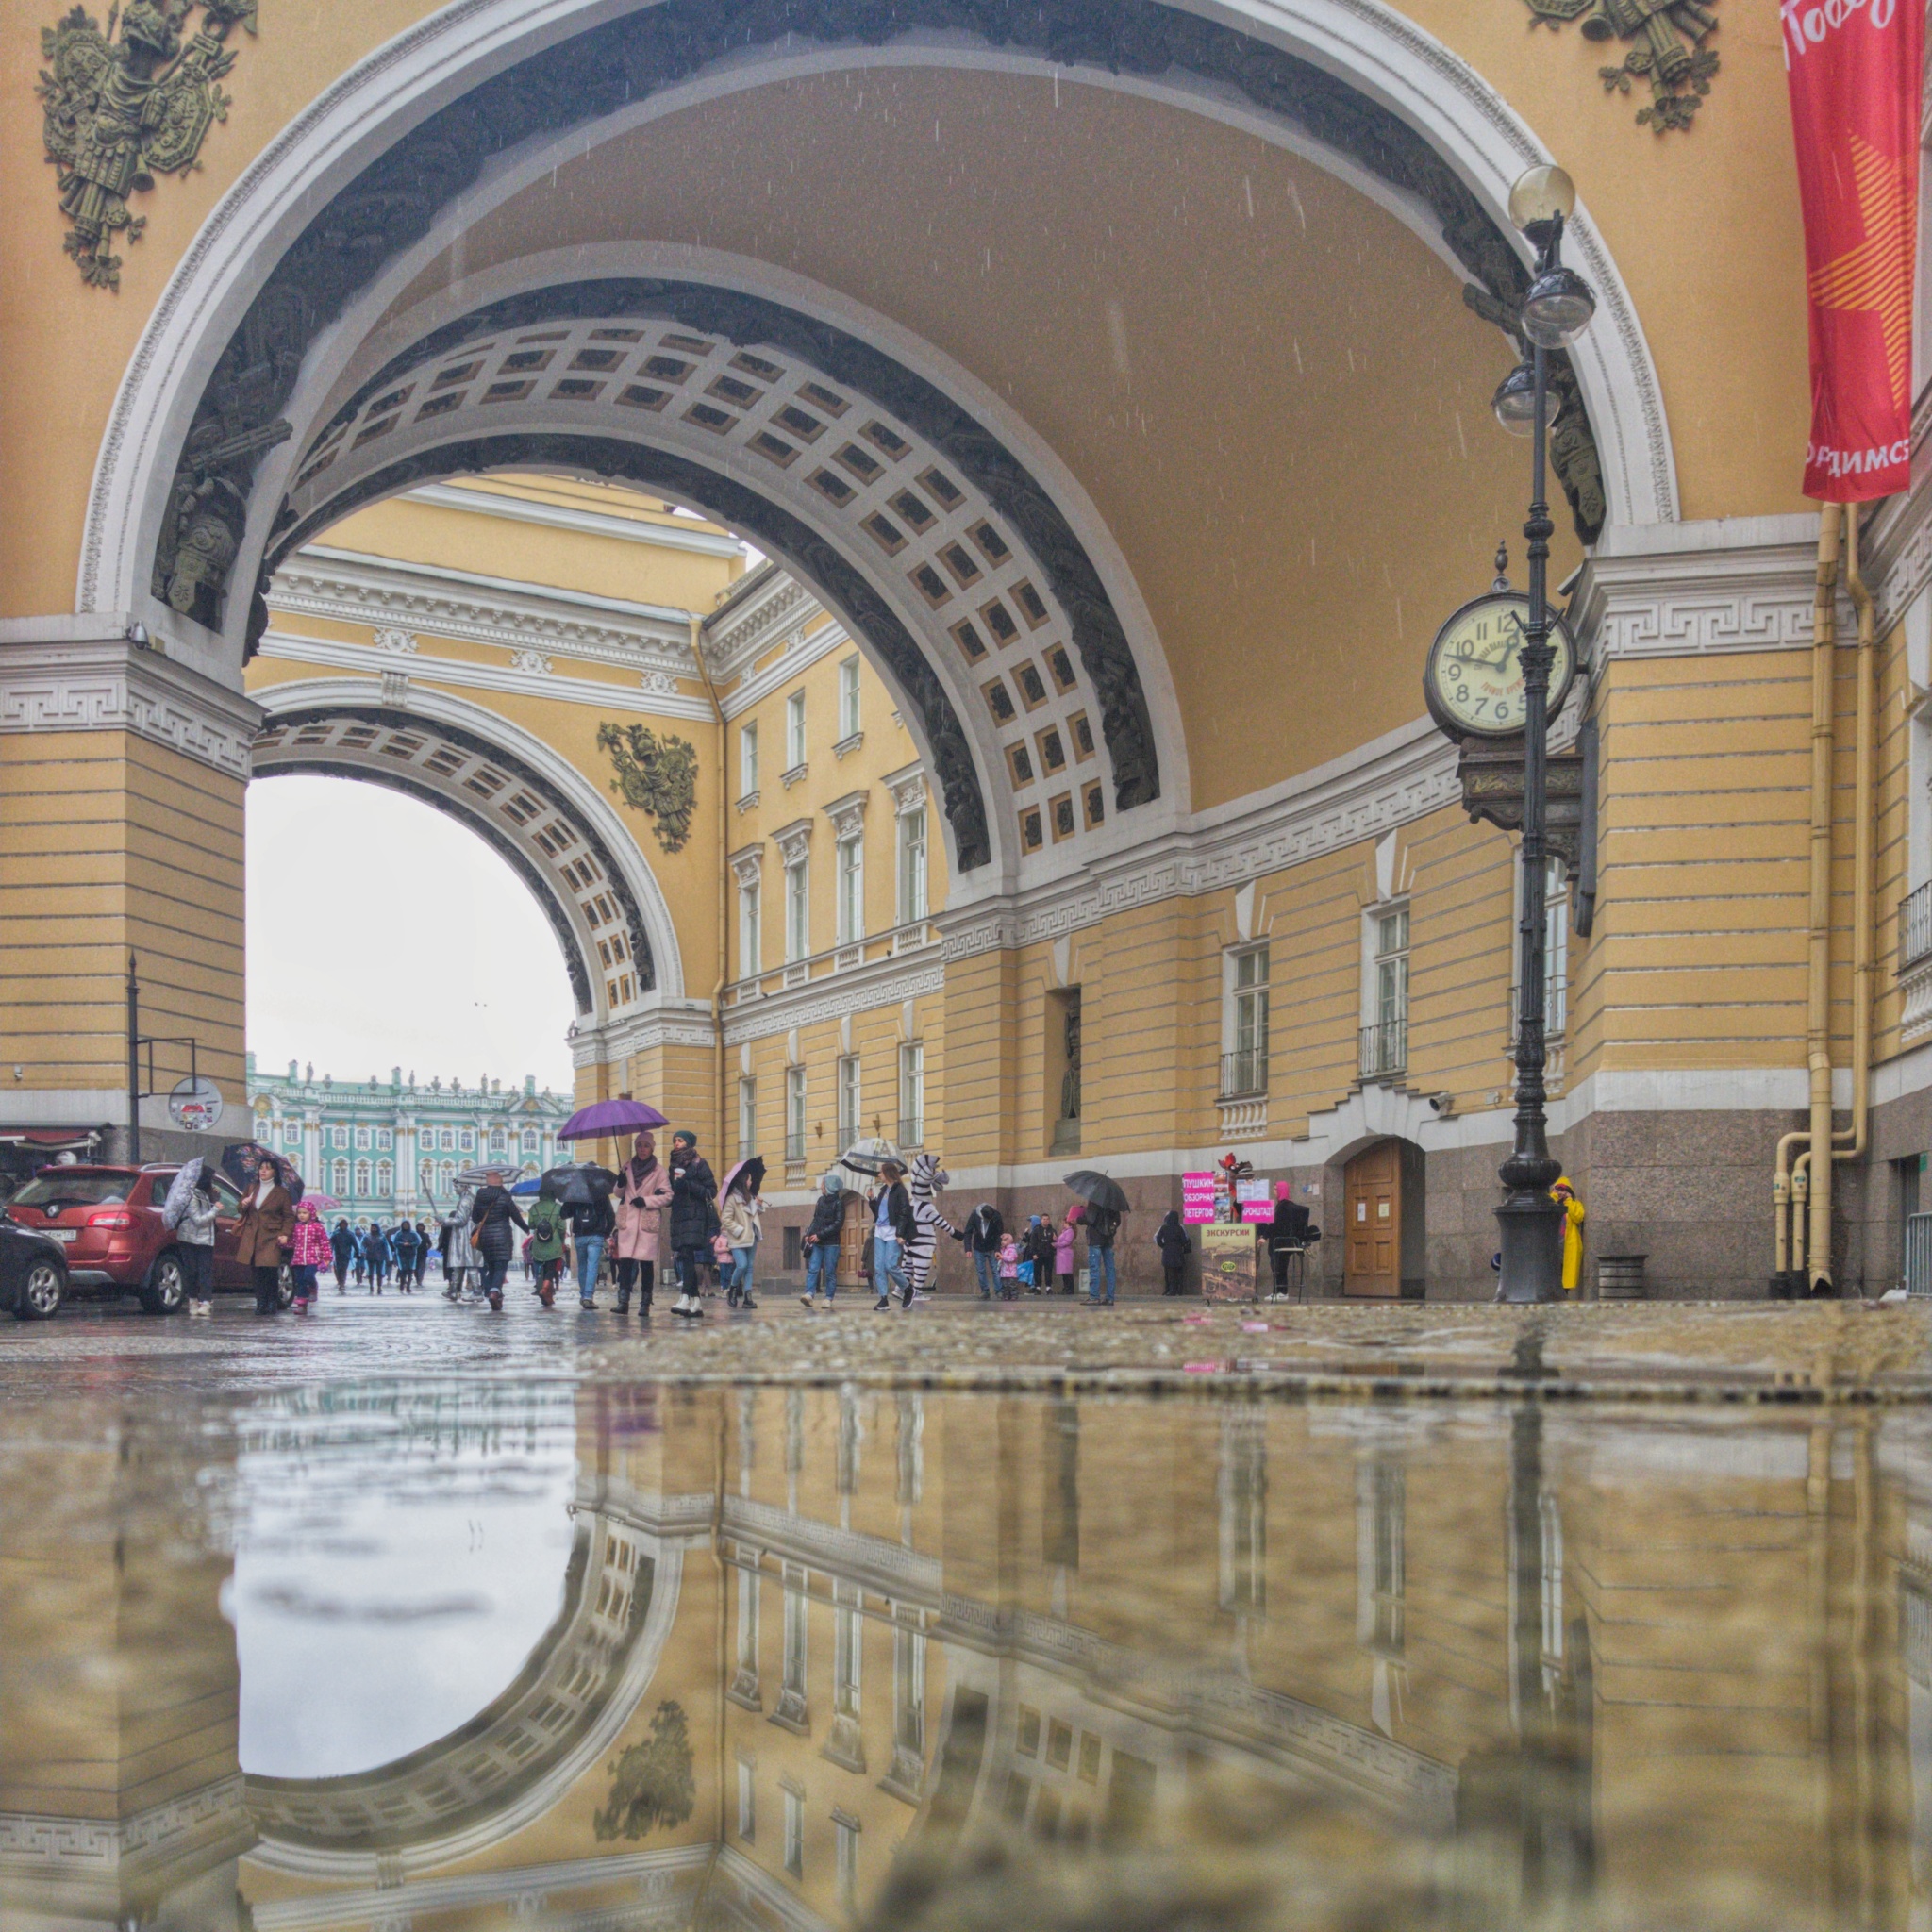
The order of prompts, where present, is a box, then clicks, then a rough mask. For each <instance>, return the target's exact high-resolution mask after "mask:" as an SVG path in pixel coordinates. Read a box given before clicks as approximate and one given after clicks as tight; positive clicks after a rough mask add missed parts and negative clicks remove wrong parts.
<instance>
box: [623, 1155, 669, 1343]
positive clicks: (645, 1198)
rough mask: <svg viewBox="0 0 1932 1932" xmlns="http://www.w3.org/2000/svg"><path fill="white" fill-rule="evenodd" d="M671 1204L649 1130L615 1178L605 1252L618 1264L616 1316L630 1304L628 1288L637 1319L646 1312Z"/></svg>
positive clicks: (667, 1185)
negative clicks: (612, 1230) (613, 1219)
mask: <svg viewBox="0 0 1932 1932" xmlns="http://www.w3.org/2000/svg"><path fill="white" fill-rule="evenodd" d="M670 1205H671V1177H670V1175H669V1174H666V1173H665V1172H664V1170H663V1168H662V1167H661V1166H660V1165H659V1164H658V1142H657V1141H656V1140H655V1139H654V1138H653V1137H652V1136H651V1135H649V1134H640V1135H639V1136H638V1137H637V1139H636V1141H633V1142H632V1143H631V1158H630V1159H629V1160H627V1161H626V1162H625V1166H624V1171H623V1172H622V1173H621V1174H619V1175H618V1176H617V1235H616V1238H615V1240H614V1241H612V1243H611V1250H610V1252H611V1254H612V1256H613V1257H615V1259H616V1262H617V1312H618V1313H619V1314H620V1315H621V1314H623V1313H624V1312H625V1309H626V1308H628V1307H630V1295H631V1289H632V1287H633V1286H636V1287H637V1288H638V1290H639V1291H640V1292H639V1296H638V1315H639V1318H640V1319H641V1318H642V1317H644V1316H645V1315H648V1314H649V1313H650V1312H651V1291H652V1289H653V1288H654V1287H655V1285H656V1282H655V1276H656V1274H657V1270H658V1241H659V1239H660V1235H661V1230H662V1217H663V1210H664V1209H665V1208H668V1207H670Z"/></svg>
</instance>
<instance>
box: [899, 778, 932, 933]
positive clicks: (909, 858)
mask: <svg viewBox="0 0 1932 1932" xmlns="http://www.w3.org/2000/svg"><path fill="white" fill-rule="evenodd" d="M926 905H927V902H926V871H925V808H924V806H923V805H920V806H915V807H914V808H912V809H911V810H910V811H906V812H901V813H900V814H899V924H901V925H911V924H915V923H916V922H918V921H919V920H922V919H924V917H925V915H926Z"/></svg>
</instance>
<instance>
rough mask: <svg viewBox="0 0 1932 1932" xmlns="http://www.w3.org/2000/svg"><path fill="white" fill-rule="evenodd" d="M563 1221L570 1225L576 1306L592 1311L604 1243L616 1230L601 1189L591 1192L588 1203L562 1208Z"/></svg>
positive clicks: (612, 1215)
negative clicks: (574, 1267)
mask: <svg viewBox="0 0 1932 1932" xmlns="http://www.w3.org/2000/svg"><path fill="white" fill-rule="evenodd" d="M563 1218H564V1219H565V1220H566V1221H567V1222H569V1223H570V1244H571V1246H572V1248H573V1249H574V1250H575V1253H576V1257H577V1306H578V1307H585V1308H594V1307H596V1306H597V1270H598V1268H599V1266H600V1265H601V1264H602V1262H603V1259H604V1243H605V1242H606V1241H608V1240H609V1239H610V1237H611V1235H612V1234H613V1233H615V1232H616V1229H617V1216H616V1214H615V1213H614V1212H613V1211H612V1209H611V1206H610V1196H609V1195H608V1194H607V1193H605V1192H604V1191H603V1190H602V1189H601V1188H592V1189H591V1191H590V1197H589V1199H587V1200H582V1201H571V1202H568V1203H566V1204H565V1207H564V1210H563Z"/></svg>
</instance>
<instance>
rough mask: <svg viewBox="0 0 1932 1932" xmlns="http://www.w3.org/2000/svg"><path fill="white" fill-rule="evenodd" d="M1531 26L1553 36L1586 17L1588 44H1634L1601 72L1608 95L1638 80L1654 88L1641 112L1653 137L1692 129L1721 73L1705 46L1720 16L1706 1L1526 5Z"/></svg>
mask: <svg viewBox="0 0 1932 1932" xmlns="http://www.w3.org/2000/svg"><path fill="white" fill-rule="evenodd" d="M1526 4H1527V6H1528V8H1529V12H1530V22H1529V24H1530V26H1531V28H1532V29H1534V28H1536V27H1539V26H1547V27H1549V28H1550V29H1551V30H1552V31H1553V32H1554V31H1555V29H1556V28H1557V27H1559V26H1561V25H1563V24H1564V23H1565V22H1566V21H1572V20H1576V19H1578V18H1580V19H1581V20H1582V23H1583V37H1584V39H1585V40H1587V41H1612V40H1615V41H1634V42H1636V43H1637V44H1636V45H1635V46H1634V47H1632V48H1631V50H1630V51H1629V52H1628V53H1627V54H1625V55H1624V58H1623V59H1622V60H1621V61H1620V62H1619V63H1618V64H1617V65H1616V66H1614V67H1599V68H1598V69H1597V75H1598V77H1599V78H1600V79H1601V80H1602V81H1603V84H1604V92H1606V93H1623V94H1627V93H1628V92H1630V85H1631V82H1632V81H1633V80H1637V79H1640V78H1641V79H1643V80H1647V81H1648V82H1649V83H1650V105H1649V106H1648V107H1647V108H1639V109H1638V110H1637V122H1638V125H1639V126H1647V127H1649V129H1650V130H1651V132H1652V133H1653V134H1668V133H1669V132H1670V130H1671V129H1672V128H1674V127H1676V128H1688V127H1689V126H1690V125H1691V119H1692V117H1693V116H1694V115H1695V114H1696V112H1697V109H1698V107H1699V105H1700V104H1701V103H1702V101H1703V99H1704V97H1705V95H1707V93H1709V92H1710V83H1711V80H1712V78H1713V77H1714V76H1715V75H1716V74H1717V67H1718V57H1717V51H1716V49H1715V48H1711V47H1707V46H1706V45H1705V44H1704V43H1705V42H1706V41H1707V39H1709V37H1710V36H1711V35H1712V34H1713V33H1714V32H1716V30H1717V15H1716V14H1714V13H1712V12H1711V10H1710V9H1709V8H1707V7H1705V6H1703V5H1702V4H1700V0H1526Z"/></svg>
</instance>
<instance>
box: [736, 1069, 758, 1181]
mask: <svg viewBox="0 0 1932 1932" xmlns="http://www.w3.org/2000/svg"><path fill="white" fill-rule="evenodd" d="M757 1145H758V1082H757V1081H756V1080H755V1079H753V1078H752V1076H751V1075H750V1074H744V1075H743V1076H742V1077H741V1079H740V1080H739V1083H738V1158H739V1159H741V1160H749V1159H750V1158H751V1157H752V1153H753V1151H754V1149H755V1148H756V1147H757Z"/></svg>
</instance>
